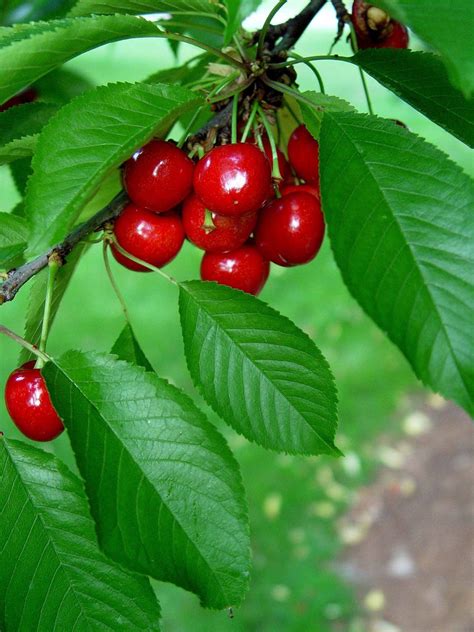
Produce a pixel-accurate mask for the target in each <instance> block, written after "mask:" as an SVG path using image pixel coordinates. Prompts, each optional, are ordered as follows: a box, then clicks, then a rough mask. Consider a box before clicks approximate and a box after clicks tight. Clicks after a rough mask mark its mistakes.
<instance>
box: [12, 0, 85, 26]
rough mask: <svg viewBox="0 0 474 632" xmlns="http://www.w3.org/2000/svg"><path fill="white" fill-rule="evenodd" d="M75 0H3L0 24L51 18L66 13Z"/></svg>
mask: <svg viewBox="0 0 474 632" xmlns="http://www.w3.org/2000/svg"><path fill="white" fill-rule="evenodd" d="M74 1H75V0H34V1H33V2H29V1H27V0H3V3H2V20H1V23H2V24H18V23H19V22H31V21H33V20H51V19H52V18H57V17H62V16H63V15H66V13H67V12H68V10H69V9H70V8H71V7H72V6H73V5H74Z"/></svg>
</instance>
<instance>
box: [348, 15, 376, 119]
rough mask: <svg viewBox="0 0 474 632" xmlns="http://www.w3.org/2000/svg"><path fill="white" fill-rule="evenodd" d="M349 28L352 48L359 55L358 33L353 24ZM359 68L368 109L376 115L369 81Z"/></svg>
mask: <svg viewBox="0 0 474 632" xmlns="http://www.w3.org/2000/svg"><path fill="white" fill-rule="evenodd" d="M349 27H350V29H351V43H352V46H353V48H354V50H355V52H356V53H357V51H358V50H359V46H358V44H357V36H356V32H355V29H354V25H353V24H352V22H350V23H349ZM358 68H359V74H360V80H361V81H362V87H363V89H364V93H365V98H366V101H367V109H368V111H369V114H372V115H373V114H374V109H373V107H372V102H371V100H370V94H369V88H368V87H367V81H366V80H365V74H364V71H363V70H362V68H360V67H358Z"/></svg>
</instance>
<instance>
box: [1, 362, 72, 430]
mask: <svg viewBox="0 0 474 632" xmlns="http://www.w3.org/2000/svg"><path fill="white" fill-rule="evenodd" d="M5 404H6V407H7V410H8V414H9V415H10V417H11V418H12V420H13V422H14V424H15V426H16V427H17V428H18V429H19V430H20V431H21V432H22V433H23V434H24V435H25V437H28V439H33V441H52V440H53V439H55V438H56V437H57V436H58V435H60V434H61V432H62V431H63V430H64V426H63V423H62V421H61V419H60V417H59V415H58V413H57V412H56V410H55V409H54V406H53V404H52V402H51V398H50V396H49V393H48V389H47V387H46V382H45V381H44V378H43V376H42V375H41V371H40V370H39V369H36V368H35V362H34V361H30V362H26V363H25V364H23V365H22V366H21V367H19V368H18V369H15V370H14V371H13V372H12V373H11V374H10V377H9V378H8V380H7V383H6V385H5Z"/></svg>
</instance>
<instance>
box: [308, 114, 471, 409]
mask: <svg viewBox="0 0 474 632" xmlns="http://www.w3.org/2000/svg"><path fill="white" fill-rule="evenodd" d="M320 174H321V192H322V201H323V208H324V214H325V217H326V220H327V223H328V227H329V236H330V238H331V245H332V248H333V250H334V255H335V258H336V261H337V263H338V265H339V267H340V269H341V272H342V275H343V277H344V280H345V282H346V284H347V286H348V288H349V290H350V291H351V293H352V294H353V296H354V297H355V298H356V299H357V301H358V302H359V303H360V304H361V305H362V307H363V308H364V309H365V310H366V312H367V313H368V314H369V315H370V316H371V317H372V318H373V319H374V321H375V322H376V323H377V324H378V325H379V326H380V327H381V329H382V330H383V331H385V332H386V333H387V334H388V336H389V337H390V338H391V340H392V341H393V342H394V343H395V344H396V345H397V346H398V347H399V348H400V349H401V350H402V352H403V353H404V354H405V355H406V357H407V359H408V360H409V362H410V363H411V365H412V367H413V369H414V371H415V373H416V374H417V376H418V377H419V378H420V379H421V380H422V381H423V382H424V383H425V384H428V385H430V386H431V387H432V388H433V389H435V390H436V391H439V392H441V393H442V394H443V395H444V396H446V397H449V398H452V399H454V400H455V401H457V402H458V403H459V404H460V405H461V406H463V407H464V408H466V410H468V411H470V412H471V413H472V412H473V410H474V406H473V401H474V346H473V345H472V341H471V330H472V323H473V322H474V277H473V275H472V270H473V265H474V247H473V242H472V235H473V229H474V215H473V213H472V209H473V208H474V186H473V182H472V181H471V180H470V179H469V178H468V176H466V175H465V174H464V173H463V172H462V171H461V169H460V168H459V167H458V166H457V165H455V164H454V163H452V162H451V161H450V160H449V159H448V158H447V157H446V156H445V155H444V154H443V153H442V152H440V151H439V150H438V149H436V148H435V147H433V146H432V145H430V144H429V143H427V142H425V141H424V140H422V139H421V138H418V137H417V136H415V135H414V134H411V133H410V132H408V131H407V130H404V129H402V128H400V127H398V126H396V125H394V124H393V123H391V122H389V121H385V120H383V119H377V118H375V117H370V116H366V115H361V114H355V113H328V114H326V115H325V117H324V119H323V124H322V129H321V140H320Z"/></svg>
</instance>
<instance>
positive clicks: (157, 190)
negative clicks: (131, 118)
mask: <svg viewBox="0 0 474 632" xmlns="http://www.w3.org/2000/svg"><path fill="white" fill-rule="evenodd" d="M193 172H194V163H193V161H192V160H190V159H189V158H188V157H187V155H186V154H185V153H184V151H182V150H181V149H178V147H176V145H173V144H172V143H168V142H166V141H164V140H152V141H151V142H149V143H148V145H145V146H144V147H142V148H141V149H139V150H138V151H137V152H136V153H135V154H134V155H133V156H132V157H131V158H130V160H128V161H127V162H126V163H125V169H124V172H123V181H124V186H125V189H126V190H127V193H128V195H129V197H130V199H131V200H132V202H133V203H134V204H136V205H137V206H141V207H142V208H146V209H149V210H150V211H155V212H156V213H163V212H166V211H169V210H171V209H172V208H174V207H175V206H177V205H178V204H179V203H180V202H182V201H183V200H184V198H185V197H186V196H187V195H189V193H190V192H191V189H192V183H193Z"/></svg>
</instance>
